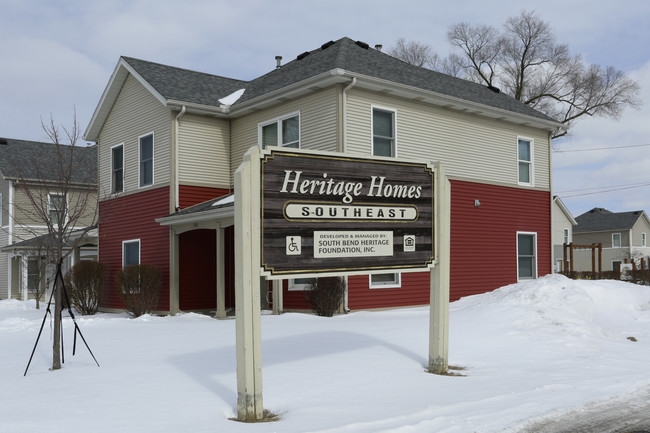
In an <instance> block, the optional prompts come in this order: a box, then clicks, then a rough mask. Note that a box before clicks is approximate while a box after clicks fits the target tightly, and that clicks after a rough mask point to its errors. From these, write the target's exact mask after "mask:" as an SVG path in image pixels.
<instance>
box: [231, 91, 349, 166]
mask: <svg viewBox="0 0 650 433" xmlns="http://www.w3.org/2000/svg"><path fill="white" fill-rule="evenodd" d="M339 93H340V88H339V87H331V88H328V89H325V90H322V91H319V92H316V93H313V94H310V95H308V96H305V97H302V98H298V99H296V100H292V101H289V102H286V103H284V104H280V105H276V106H273V107H272V108H270V109H268V110H263V111H259V112H256V113H254V114H251V115H248V116H245V117H242V118H239V119H235V120H233V121H232V158H233V163H232V167H231V171H232V173H234V171H235V170H236V169H237V167H239V165H240V164H241V162H242V158H243V156H244V154H245V153H246V152H247V151H248V149H250V148H251V147H252V146H257V144H258V137H257V126H258V124H260V123H264V122H266V121H269V120H273V119H275V118H277V117H281V116H285V115H287V114H290V113H295V112H299V113H300V147H301V148H302V149H312V150H325V151H336V150H337V143H338V138H339V134H340V132H339V130H338V95H339Z"/></svg>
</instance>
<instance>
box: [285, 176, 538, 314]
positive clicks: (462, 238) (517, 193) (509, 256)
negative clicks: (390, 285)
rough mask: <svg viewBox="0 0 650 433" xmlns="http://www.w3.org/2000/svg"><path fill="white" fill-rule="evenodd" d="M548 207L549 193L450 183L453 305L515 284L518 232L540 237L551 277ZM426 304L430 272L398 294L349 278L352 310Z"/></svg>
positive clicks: (410, 279)
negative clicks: (476, 202) (475, 202)
mask: <svg viewBox="0 0 650 433" xmlns="http://www.w3.org/2000/svg"><path fill="white" fill-rule="evenodd" d="M474 200H479V201H480V203H481V205H480V206H479V207H476V206H475V205H474ZM550 203H551V198H550V193H549V192H544V191H532V190H526V189H520V188H509V187H502V186H494V185H483V184H477V183H471V182H462V181H452V182H451V281H450V285H451V288H450V290H451V293H450V298H451V300H452V301H455V300H457V299H460V298H461V297H463V296H468V295H474V294H479V293H484V292H489V291H491V290H494V289H497V288H499V287H501V286H505V285H508V284H512V283H515V282H516V281H517V243H516V240H517V238H516V233H517V232H518V231H522V232H535V233H537V266H538V274H539V275H540V276H542V275H546V274H548V273H549V272H551V240H550V239H551V222H550V212H551V210H550ZM285 293H286V292H285ZM289 293H294V292H289ZM286 296H287V295H286V294H285V306H286V307H287V308H291V307H289V306H288V305H287V302H286ZM428 303H429V272H418V273H404V274H402V287H401V288H396V289H370V288H369V282H368V276H367V275H363V276H354V277H349V278H348V306H349V308H350V309H352V310H355V309H366V308H383V307H392V306H407V305H423V304H428Z"/></svg>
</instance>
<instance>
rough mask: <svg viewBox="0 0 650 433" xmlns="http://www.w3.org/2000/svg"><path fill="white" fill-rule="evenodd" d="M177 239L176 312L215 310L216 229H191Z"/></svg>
mask: <svg viewBox="0 0 650 433" xmlns="http://www.w3.org/2000/svg"><path fill="white" fill-rule="evenodd" d="M179 238H180V239H179V247H178V252H179V258H178V259H179V266H180V275H179V286H180V288H179V298H180V299H179V303H180V309H181V310H200V309H206V308H209V309H215V308H216V305H217V289H216V287H217V272H216V262H217V243H216V230H207V229H202V230H192V231H189V232H185V233H182V234H181V235H180V236H179Z"/></svg>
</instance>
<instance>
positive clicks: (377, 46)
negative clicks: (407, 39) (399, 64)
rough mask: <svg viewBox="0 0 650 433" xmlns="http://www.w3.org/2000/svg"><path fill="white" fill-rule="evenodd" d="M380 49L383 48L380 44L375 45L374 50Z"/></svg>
mask: <svg viewBox="0 0 650 433" xmlns="http://www.w3.org/2000/svg"><path fill="white" fill-rule="evenodd" d="M382 47H383V45H382V44H377V45H375V50H377V51H381V49H382Z"/></svg>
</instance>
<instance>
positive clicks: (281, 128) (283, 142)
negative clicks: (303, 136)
mask: <svg viewBox="0 0 650 433" xmlns="http://www.w3.org/2000/svg"><path fill="white" fill-rule="evenodd" d="M258 130H259V131H258V134H259V144H260V146H261V147H262V148H265V147H268V146H283V147H293V148H296V149H298V148H300V115H299V114H298V113H293V114H289V115H287V116H284V117H279V118H277V119H273V120H271V121H269V122H265V123H261V124H259V126H258Z"/></svg>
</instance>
